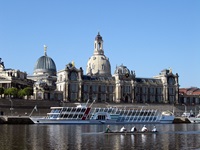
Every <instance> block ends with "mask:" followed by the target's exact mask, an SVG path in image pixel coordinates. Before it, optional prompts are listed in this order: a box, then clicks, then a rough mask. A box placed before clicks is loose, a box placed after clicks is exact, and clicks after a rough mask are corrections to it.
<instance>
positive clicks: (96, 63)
mask: <svg viewBox="0 0 200 150" xmlns="http://www.w3.org/2000/svg"><path fill="white" fill-rule="evenodd" d="M86 74H87V75H96V76H111V67H110V62H109V59H108V58H107V57H106V56H105V55H104V50H103V39H102V37H101V35H100V33H98V35H97V36H96V37H95V41H94V53H93V56H92V57H90V59H89V60H88V63H87V69H86Z"/></svg>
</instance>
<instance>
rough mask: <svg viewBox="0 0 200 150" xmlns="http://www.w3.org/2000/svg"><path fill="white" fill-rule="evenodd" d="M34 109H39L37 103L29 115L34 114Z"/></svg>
mask: <svg viewBox="0 0 200 150" xmlns="http://www.w3.org/2000/svg"><path fill="white" fill-rule="evenodd" d="M34 110H35V111H37V105H35V107H34V108H33V110H32V111H31V113H30V115H29V117H31V115H32V114H33V112H34Z"/></svg>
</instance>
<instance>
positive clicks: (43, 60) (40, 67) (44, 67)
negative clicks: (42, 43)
mask: <svg viewBox="0 0 200 150" xmlns="http://www.w3.org/2000/svg"><path fill="white" fill-rule="evenodd" d="M56 72H57V71H56V65H55V62H54V61H53V59H52V58H50V57H48V56H47V55H46V49H45V55H44V56H41V57H40V58H39V59H38V60H37V62H36V63H35V67H34V75H36V74H48V75H52V76H54V75H56Z"/></svg>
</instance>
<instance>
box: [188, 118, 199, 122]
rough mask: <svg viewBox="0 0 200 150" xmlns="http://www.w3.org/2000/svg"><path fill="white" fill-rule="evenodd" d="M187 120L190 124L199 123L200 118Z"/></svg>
mask: <svg viewBox="0 0 200 150" xmlns="http://www.w3.org/2000/svg"><path fill="white" fill-rule="evenodd" d="M188 120H189V121H190V122H191V123H200V118H196V117H188Z"/></svg>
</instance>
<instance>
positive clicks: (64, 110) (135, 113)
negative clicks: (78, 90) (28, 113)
mask: <svg viewBox="0 0 200 150" xmlns="http://www.w3.org/2000/svg"><path fill="white" fill-rule="evenodd" d="M92 104H93V103H92ZM92 104H91V105H90V106H87V103H86V104H78V105H77V107H51V112H50V113H47V116H46V117H42V118H41V117H40V118H39V117H30V118H31V120H32V121H33V122H34V123H36V124H135V123H154V124H156V123H172V122H173V120H174V115H173V113H172V112H169V111H165V112H160V111H158V110H155V109H144V107H138V108H119V107H105V108H92Z"/></svg>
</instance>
